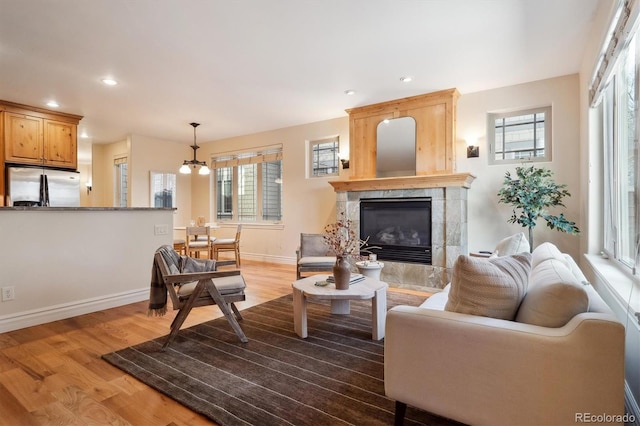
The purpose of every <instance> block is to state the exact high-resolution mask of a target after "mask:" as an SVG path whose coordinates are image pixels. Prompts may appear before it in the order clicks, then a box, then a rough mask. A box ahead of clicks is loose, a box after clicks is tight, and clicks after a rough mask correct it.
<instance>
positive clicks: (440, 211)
mask: <svg viewBox="0 0 640 426" xmlns="http://www.w3.org/2000/svg"><path fill="white" fill-rule="evenodd" d="M471 180H472V179H471ZM336 183H338V182H336ZM469 183H470V182H469ZM333 186H334V188H335V190H336V196H337V200H336V201H337V206H336V208H337V214H338V215H340V214H341V213H342V212H344V213H345V215H346V217H347V218H348V219H350V220H352V221H353V222H354V227H355V228H356V231H357V232H358V233H359V229H360V200H361V199H366V198H414V197H431V220H432V223H431V239H432V241H431V245H432V264H431V265H422V264H416V263H401V262H395V261H394V262H391V261H387V260H384V261H383V262H384V268H383V270H382V275H381V279H382V280H383V281H385V282H387V283H388V284H389V285H390V286H392V287H398V288H407V289H414V290H429V289H441V288H444V286H446V285H447V283H448V282H449V281H450V279H451V276H450V275H451V268H452V267H453V263H454V262H455V260H456V258H457V257H458V255H460V254H467V253H468V247H467V191H468V188H467V187H465V186H464V185H463V186H460V185H453V186H438V187H426V188H416V187H409V188H398V189H377V188H376V189H374V188H373V187H372V188H371V189H363V188H362V187H360V188H357V190H349V188H348V186H349V185H348V184H347V185H344V186H339V185H333ZM376 186H379V185H376ZM400 186H403V185H400ZM409 186H415V185H409Z"/></svg>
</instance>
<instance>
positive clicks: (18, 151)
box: [4, 112, 44, 164]
mask: <svg viewBox="0 0 640 426" xmlns="http://www.w3.org/2000/svg"><path fill="white" fill-rule="evenodd" d="M4 123H5V134H4V140H5V161H8V162H16V163H27V164H41V163H42V161H43V159H44V158H43V154H42V142H43V141H42V119H41V118H37V117H30V116H28V115H24V114H15V113H11V112H8V113H6V114H5V120H4Z"/></svg>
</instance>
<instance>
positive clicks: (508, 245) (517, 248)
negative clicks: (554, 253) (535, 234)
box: [493, 232, 529, 256]
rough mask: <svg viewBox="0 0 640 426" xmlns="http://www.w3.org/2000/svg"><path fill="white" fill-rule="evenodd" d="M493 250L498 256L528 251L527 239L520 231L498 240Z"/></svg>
mask: <svg viewBox="0 0 640 426" xmlns="http://www.w3.org/2000/svg"><path fill="white" fill-rule="evenodd" d="M493 252H494V253H498V256H511V255H513V254H518V253H522V252H527V253H528V252H529V241H527V237H525V236H524V232H520V233H518V234H514V235H512V236H510V237H507V238H504V239H502V240H500V242H499V243H498V245H496V248H495V250H494V251H493Z"/></svg>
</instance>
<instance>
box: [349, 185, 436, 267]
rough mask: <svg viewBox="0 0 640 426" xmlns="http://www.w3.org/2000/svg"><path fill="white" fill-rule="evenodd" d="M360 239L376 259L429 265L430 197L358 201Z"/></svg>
mask: <svg viewBox="0 0 640 426" xmlns="http://www.w3.org/2000/svg"><path fill="white" fill-rule="evenodd" d="M360 238H361V239H363V240H366V239H368V245H369V246H377V247H380V248H379V249H371V252H372V253H375V254H377V255H378V259H380V260H393V261H399V262H409V263H423V264H428V265H430V264H431V198H428V197H427V198H375V199H362V200H360Z"/></svg>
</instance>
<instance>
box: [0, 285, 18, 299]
mask: <svg viewBox="0 0 640 426" xmlns="http://www.w3.org/2000/svg"><path fill="white" fill-rule="evenodd" d="M15 298H16V288H15V287H13V286H12V287H2V301H3V302H8V301H9V300H13V299H15Z"/></svg>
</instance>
